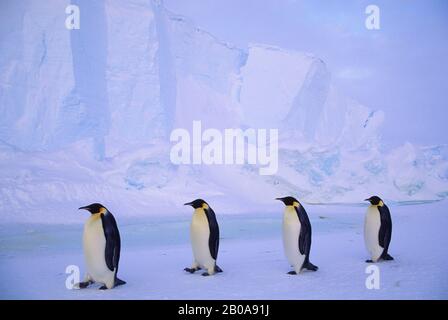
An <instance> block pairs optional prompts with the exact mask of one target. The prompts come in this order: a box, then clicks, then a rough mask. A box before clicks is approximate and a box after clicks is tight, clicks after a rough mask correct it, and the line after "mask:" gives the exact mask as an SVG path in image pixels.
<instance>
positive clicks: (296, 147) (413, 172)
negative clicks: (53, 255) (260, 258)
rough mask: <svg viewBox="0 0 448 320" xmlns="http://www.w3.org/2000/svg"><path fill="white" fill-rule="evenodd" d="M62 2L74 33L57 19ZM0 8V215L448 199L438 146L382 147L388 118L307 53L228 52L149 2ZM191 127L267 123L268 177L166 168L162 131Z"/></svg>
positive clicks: (236, 168) (251, 171)
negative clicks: (281, 201)
mask: <svg viewBox="0 0 448 320" xmlns="http://www.w3.org/2000/svg"><path fill="white" fill-rule="evenodd" d="M70 3H72V4H75V5H78V6H79V7H80V9H81V29H79V30H68V29H66V28H65V27H64V26H65V24H64V22H65V18H66V15H65V14H64V13H65V7H66V6H67V5H69V4H70ZM2 6H3V7H2V10H1V13H0V14H1V19H0V24H1V28H0V174H1V175H0V177H1V178H0V211H1V212H2V214H1V215H0V222H5V221H22V222H23V221H41V219H42V216H41V214H42V212H43V211H46V212H48V213H47V216H46V218H45V219H44V220H45V221H46V222H48V223H56V222H60V221H67V219H68V218H67V217H68V216H72V215H71V213H70V209H69V208H71V207H73V208H76V207H78V206H79V203H87V202H89V201H91V202H97V201H101V202H107V203H108V204H110V205H109V206H112V207H115V208H121V209H123V212H127V215H130V216H132V215H136V216H139V215H147V214H159V213H160V212H162V210H163V211H164V212H168V213H170V212H171V213H173V212H172V211H173V209H172V208H173V206H174V207H176V205H178V204H179V203H183V202H185V201H186V200H191V198H193V197H198V196H201V197H207V198H208V199H211V200H210V201H214V203H218V204H219V206H220V207H221V209H222V210H223V211H224V212H241V211H244V210H247V211H249V210H254V209H253V208H257V209H256V210H262V211H263V210H269V209H270V208H272V206H271V207H270V206H269V204H270V203H271V202H272V201H271V199H272V198H275V197H277V196H279V195H283V194H287V193H288V194H292V195H295V196H297V197H299V198H301V199H303V201H305V202H309V203H328V202H347V203H359V202H360V201H361V200H362V199H364V198H365V197H366V196H370V195H371V194H374V193H377V194H381V195H382V197H383V198H384V199H385V200H391V201H397V202H399V201H420V200H440V199H443V198H446V197H447V196H448V161H447V157H448V154H447V147H446V146H430V147H421V146H414V145H412V144H410V143H405V144H404V145H403V146H401V147H398V148H395V149H392V150H385V148H384V145H383V142H382V140H381V135H380V132H381V131H380V130H381V126H382V124H383V123H384V121H385V120H386V118H385V113H384V112H383V111H381V110H372V109H371V108H369V107H367V106H364V105H362V104H360V103H358V102H356V101H354V100H352V99H350V98H349V97H346V96H344V95H342V94H341V93H340V92H338V90H337V88H336V87H335V86H334V84H333V83H332V79H331V71H330V70H329V69H328V67H327V65H326V64H325V62H324V61H322V60H321V59H320V58H319V57H316V56H315V55H313V54H311V53H303V52H297V51H292V50H285V49H282V48H279V47H274V46H270V45H266V44H257V43H252V44H249V46H248V47H247V48H238V47H235V46H233V45H231V44H229V43H226V42H223V41H221V40H219V39H217V38H216V37H215V36H213V35H212V34H210V33H208V32H207V31H204V30H201V29H199V28H197V27H196V25H195V24H194V22H193V21H191V20H190V19H188V18H187V17H184V16H181V15H177V14H174V13H172V12H170V11H168V10H167V9H166V8H165V7H164V6H163V3H162V2H161V1H156V0H152V1H147V0H130V1H126V2H124V1H95V2H93V1H87V0H78V1H74V2H70V1H56V0H54V1H47V2H45V3H39V4H37V3H34V2H27V3H26V5H25V4H24V3H23V2H14V1H8V2H5V4H3V5H2ZM195 120H198V121H201V123H202V125H203V129H204V130H205V129H207V128H215V129H218V130H221V129H225V128H241V129H246V128H249V127H250V128H255V129H256V128H265V129H270V128H273V129H278V130H279V171H278V173H277V174H275V175H273V176H260V175H258V168H256V167H254V166H251V165H229V166H219V165H216V166H214V165H211V166H207V165H202V166H195V165H193V166H187V165H174V164H172V163H171V162H170V161H169V153H170V141H169V136H170V133H171V131H172V130H173V129H175V128H184V129H187V130H191V128H192V124H193V121H195ZM228 199H232V201H228ZM184 200H185V201H184ZM240 204H244V206H242V205H240ZM248 206H250V207H251V209H245V208H247V207H248ZM60 212H65V215H64V214H62V215H61V214H60ZM153 212H154V213H153ZM76 219H77V218H75V217H73V221H77V220H76Z"/></svg>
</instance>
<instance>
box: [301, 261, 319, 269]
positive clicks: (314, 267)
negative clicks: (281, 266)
mask: <svg viewBox="0 0 448 320" xmlns="http://www.w3.org/2000/svg"><path fill="white" fill-rule="evenodd" d="M302 268H303V269H306V270H311V271H317V270H318V269H319V267H318V266H315V265H314V264H312V263H311V262H308V263H306V264H304V265H303V267H302Z"/></svg>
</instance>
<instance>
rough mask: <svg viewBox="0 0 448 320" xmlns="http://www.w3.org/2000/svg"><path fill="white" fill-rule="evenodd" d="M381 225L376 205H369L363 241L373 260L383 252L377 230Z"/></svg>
mask: <svg viewBox="0 0 448 320" xmlns="http://www.w3.org/2000/svg"><path fill="white" fill-rule="evenodd" d="M380 227H381V217H380V213H379V211H378V208H377V207H376V206H369V208H368V209H367V214H366V219H365V223H364V241H365V244H366V248H367V251H368V252H369V254H370V257H371V258H372V260H373V261H374V262H375V261H377V260H378V259H379V258H380V256H381V254H382V253H383V248H381V247H380V244H379V238H378V235H379V232H380Z"/></svg>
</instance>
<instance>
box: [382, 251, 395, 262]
mask: <svg viewBox="0 0 448 320" xmlns="http://www.w3.org/2000/svg"><path fill="white" fill-rule="evenodd" d="M383 260H386V261H390V260H394V258H393V257H392V256H391V255H390V254H388V253H386V254H385V255H383Z"/></svg>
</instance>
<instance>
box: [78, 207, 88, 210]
mask: <svg viewBox="0 0 448 320" xmlns="http://www.w3.org/2000/svg"><path fill="white" fill-rule="evenodd" d="M81 209H84V210H89V206H84V207H79V208H78V210H81Z"/></svg>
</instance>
